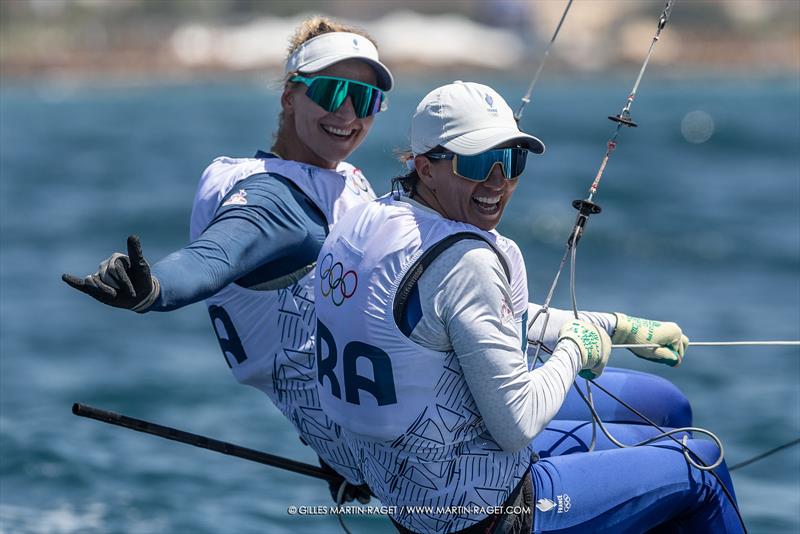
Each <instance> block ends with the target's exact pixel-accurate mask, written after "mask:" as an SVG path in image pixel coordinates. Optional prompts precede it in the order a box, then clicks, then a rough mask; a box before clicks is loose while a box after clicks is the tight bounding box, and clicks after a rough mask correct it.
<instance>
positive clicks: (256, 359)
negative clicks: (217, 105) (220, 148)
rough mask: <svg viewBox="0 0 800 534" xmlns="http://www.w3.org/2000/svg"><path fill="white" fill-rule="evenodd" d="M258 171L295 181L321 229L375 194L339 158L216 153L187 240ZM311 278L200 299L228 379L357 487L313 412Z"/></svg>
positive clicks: (333, 436) (326, 424) (337, 433)
mask: <svg viewBox="0 0 800 534" xmlns="http://www.w3.org/2000/svg"><path fill="white" fill-rule="evenodd" d="M264 173H274V174H278V175H281V176H283V177H285V178H287V179H288V180H290V181H291V182H292V183H293V184H295V185H296V186H297V187H298V188H299V189H300V190H301V191H302V192H303V193H304V194H305V195H306V196H307V197H308V198H309V199H310V200H311V201H312V202H313V203H314V205H315V206H316V207H317V208H319V210H320V211H321V212H322V213H323V215H324V216H325V219H326V221H327V222H328V227H329V228H330V227H331V226H332V225H333V224H334V223H335V222H336V221H337V220H338V219H339V218H340V217H341V216H342V215H343V214H344V213H345V212H346V211H347V210H348V209H350V208H352V207H354V206H356V205H359V204H362V203H364V202H367V201H369V200H371V199H373V198H375V194H374V193H373V191H372V188H371V187H370V185H369V183H368V182H367V180H366V179H365V178H364V176H363V175H362V174H361V171H359V170H358V169H356V168H355V167H353V166H352V165H350V164H348V163H345V162H342V163H340V164H339V166H338V167H337V169H336V170H327V169H321V168H318V167H313V166H309V165H303V164H300V163H297V162H293V161H285V160H280V159H276V158H264V157H262V158H242V159H233V158H217V159H216V160H215V161H214V162H213V163H212V164H211V166H209V168H208V169H207V170H206V171H205V172H204V174H203V177H202V178H201V180H200V185H199V187H198V192H197V196H196V197H195V203H194V208H193V211H192V222H191V238H192V239H193V240H194V239H195V238H196V237H197V236H198V235H200V234H201V233H202V232H203V230H204V229H205V227H206V226H207V225H208V223H209V222H210V221H211V220H212V219H213V216H214V214H215V212H216V210H217V208H218V207H219V206H220V203H221V201H222V199H223V198H225V197H226V196H227V195H228V193H229V192H231V191H232V190H233V189H234V188H235V187H237V184H238V183H239V182H241V181H242V180H244V179H246V178H248V177H250V176H253V175H256V174H264ZM265 179H269V177H268V176H265ZM237 195H238V198H237V199H236V200H235V201H234V202H241V203H242V204H246V199H247V191H246V190H241V191H239V192H234V195H233V197H236V196H237ZM233 197H228V198H229V199H231V198H233ZM225 202H226V204H228V203H229V202H231V200H226V201H225ZM234 208H235V206H234ZM314 281H315V269H313V268H311V269H310V270H309V271H308V273H306V274H305V275H304V276H302V277H301V278H300V279H299V280H297V281H296V282H294V283H293V284H291V285H289V286H288V287H285V288H282V289H274V290H256V289H249V288H245V287H242V286H240V285H237V284H229V285H227V286H225V287H224V288H222V289H221V290H220V291H219V292H217V293H216V294H215V295H213V296H211V297H209V298H208V299H206V304H207V305H208V306H209V313H210V315H211V317H212V322H213V326H214V330H215V333H216V334H217V337H218V338H219V341H220V346H221V348H222V350H223V353H224V355H225V359H226V361H227V363H228V365H229V366H230V368H231V371H232V373H233V375H234V377H235V378H236V380H237V381H239V382H240V383H242V384H247V385H250V386H252V387H255V388H257V389H259V390H260V391H262V392H264V393H265V394H266V395H267V396H268V397H269V398H270V399H271V400H272V402H273V403H274V404H275V406H276V407H277V408H278V409H279V410H280V411H281V412H282V413H283V414H284V416H285V417H286V418H287V419H289V421H290V422H291V423H292V424H293V425H294V427H295V429H296V430H297V432H298V433H299V434H300V436H301V437H302V438H303V440H304V441H305V442H306V443H308V445H309V446H311V448H313V449H314V451H315V452H316V453H317V454H318V455H319V456H320V457H321V458H322V459H323V460H325V462H326V463H328V464H329V465H330V466H331V467H333V468H334V469H335V470H336V471H337V472H339V474H341V475H342V476H344V477H345V478H347V479H348V481H349V482H351V483H354V484H360V483H362V476H361V474H360V472H359V471H358V469H357V467H356V465H355V459H354V458H353V457H352V455H351V453H350V450H349V449H348V447H347V446H346V444H345V443H344V442H343V441H342V438H341V429H340V428H339V427H338V426H337V425H336V424H334V423H333V421H331V420H330V419H329V418H328V417H326V416H325V414H323V412H322V410H321V409H320V404H319V398H318V395H317V389H316V374H315V366H314V358H315V349H314V333H315V327H316V316H315V313H314V289H313V288H314Z"/></svg>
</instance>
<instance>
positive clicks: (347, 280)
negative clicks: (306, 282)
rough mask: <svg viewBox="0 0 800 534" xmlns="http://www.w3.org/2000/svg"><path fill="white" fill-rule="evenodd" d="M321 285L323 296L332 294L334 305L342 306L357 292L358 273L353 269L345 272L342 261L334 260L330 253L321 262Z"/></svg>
mask: <svg viewBox="0 0 800 534" xmlns="http://www.w3.org/2000/svg"><path fill="white" fill-rule="evenodd" d="M319 287H320V290H321V291H322V296H324V297H327V296H330V297H331V302H333V304H334V305H336V306H341V305H342V304H343V303H344V301H345V300H347V299H349V298H350V297H352V296H353V294H354V293H355V292H356V288H357V287H358V275H357V274H356V272H355V271H352V270H351V271H347V272H345V271H344V266H343V265H342V264H341V262H338V261H337V262H334V261H333V255H332V254H330V253H328V254H326V255H325V257H324V258H322V262H320V264H319Z"/></svg>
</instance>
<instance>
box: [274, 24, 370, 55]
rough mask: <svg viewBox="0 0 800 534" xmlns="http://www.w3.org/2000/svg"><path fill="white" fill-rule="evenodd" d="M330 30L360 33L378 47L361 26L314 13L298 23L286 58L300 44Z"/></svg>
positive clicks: (290, 40)
mask: <svg viewBox="0 0 800 534" xmlns="http://www.w3.org/2000/svg"><path fill="white" fill-rule="evenodd" d="M332 32H348V33H355V34H358V35H361V36H362V37H366V38H367V39H369V40H370V41H372V44H374V45H375V48H377V47H378V43H376V42H375V39H373V38H372V37H371V36H370V35H369V34H368V33H367V32H365V31H364V30H362V29H361V28H356V27H355V26H348V25H347V24H343V23H341V22H338V21H335V20H331V19H329V18H328V17H323V16H321V15H314V16H312V17H308V18H307V19H305V20H303V22H301V23H300V26H298V27H297V29H296V30H295V32H294V35H292V37H291V38H290V39H289V52H288V54H287V55H286V58H287V59H288V58H289V56H291V55H292V54H293V53H294V51H295V50H297V49H298V48H300V45H302V44H303V43H305V42H306V41H308V40H309V39H313V38H314V37H319V36H320V35H322V34H325V33H332Z"/></svg>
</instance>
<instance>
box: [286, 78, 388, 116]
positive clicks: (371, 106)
mask: <svg viewBox="0 0 800 534" xmlns="http://www.w3.org/2000/svg"><path fill="white" fill-rule="evenodd" d="M289 81H290V82H299V83H302V84H305V85H307V86H308V89H307V90H306V96H308V98H310V99H311V100H313V101H314V102H315V103H316V104H317V105H318V106H320V107H321V108H322V109H324V110H325V111H328V112H334V111H336V110H337V109H339V108H340V107H341V106H342V104H344V101H345V100H346V99H347V97H348V96H349V97H350V100H351V101H352V102H353V109H354V110H355V112H356V117H358V118H359V119H363V118H365V117H369V116H370V115H374V114H375V113H378V112H379V111H384V110H385V109H386V106H385V101H386V96H385V95H384V94H383V91H381V90H380V89H378V88H377V87H375V86H374V85H370V84H368V83H364V82H356V81H353V80H348V79H347V78H338V77H336V76H315V77H313V78H306V77H305V76H299V75H298V76H292V77H291V78H289Z"/></svg>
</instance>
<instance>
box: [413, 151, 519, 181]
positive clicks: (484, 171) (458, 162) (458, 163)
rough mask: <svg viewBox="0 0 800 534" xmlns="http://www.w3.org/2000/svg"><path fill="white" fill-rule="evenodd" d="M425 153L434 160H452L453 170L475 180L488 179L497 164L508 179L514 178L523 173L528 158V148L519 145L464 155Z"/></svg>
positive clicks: (463, 176)
mask: <svg viewBox="0 0 800 534" xmlns="http://www.w3.org/2000/svg"><path fill="white" fill-rule="evenodd" d="M423 155H424V156H425V157H426V158H428V159H432V160H452V161H453V172H454V173H455V174H457V175H458V176H461V177H462V178H466V179H467V180H471V181H473V182H485V181H486V180H488V179H489V176H490V175H491V174H492V169H494V166H495V165H500V169H501V170H502V171H503V176H505V178H506V180H513V179H514V178H517V177H518V176H519V175H521V174H522V172H523V171H524V170H525V163H526V162H527V160H528V150H527V149H525V148H518V147H510V148H495V149H492V150H487V151H486V152H481V153H480V154H475V155H473V156H462V155H461V154H454V153H453V152H434V153H429V154H423Z"/></svg>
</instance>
